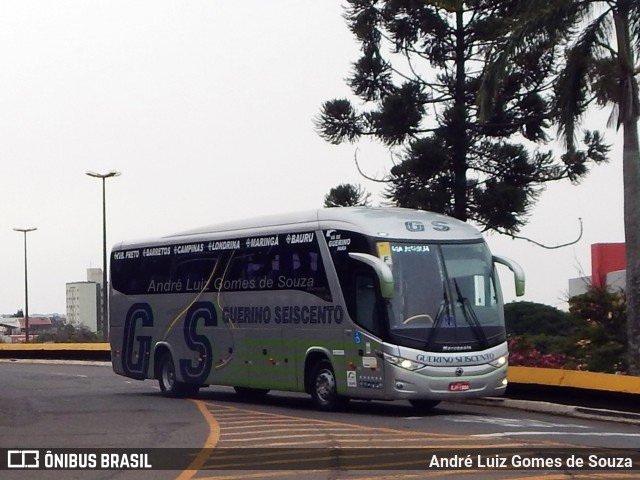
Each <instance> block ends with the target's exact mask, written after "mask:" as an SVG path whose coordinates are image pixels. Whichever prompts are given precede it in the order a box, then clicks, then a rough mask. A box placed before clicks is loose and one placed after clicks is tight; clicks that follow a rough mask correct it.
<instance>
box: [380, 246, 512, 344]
mask: <svg viewBox="0 0 640 480" xmlns="http://www.w3.org/2000/svg"><path fill="white" fill-rule="evenodd" d="M391 269H392V271H393V278H394V294H393V297H392V299H391V300H390V301H389V303H388V310H389V321H390V330H391V334H392V335H393V336H394V337H396V338H397V339H398V340H399V342H400V343H405V344H407V345H408V346H411V345H415V342H419V343H420V344H421V345H422V346H423V347H428V348H429V349H434V350H436V351H438V350H441V351H448V350H449V351H464V350H471V349H472V348H477V347H485V348H486V347H488V346H492V345H495V344H497V343H499V342H502V341H504V339H505V328H504V315H503V312H502V305H501V303H502V300H501V298H500V296H499V293H498V292H499V289H498V288H497V285H496V276H495V273H494V268H493V262H492V257H491V254H490V252H489V249H488V247H487V246H486V244H485V243H484V242H481V243H471V244H468V243H467V244H462V243H460V244H423V243H400V242H397V243H391ZM403 339H406V340H408V341H409V342H408V343H407V342H403V341H402V340H403Z"/></svg>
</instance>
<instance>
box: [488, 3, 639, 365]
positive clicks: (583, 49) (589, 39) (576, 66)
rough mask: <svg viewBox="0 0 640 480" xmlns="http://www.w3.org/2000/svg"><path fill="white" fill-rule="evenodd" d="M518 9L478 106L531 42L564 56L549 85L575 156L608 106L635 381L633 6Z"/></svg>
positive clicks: (636, 193) (636, 36)
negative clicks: (616, 154) (585, 121)
mask: <svg viewBox="0 0 640 480" xmlns="http://www.w3.org/2000/svg"><path fill="white" fill-rule="evenodd" d="M521 3H522V4H523V7H522V12H521V15H520V16H519V21H517V22H515V28H514V31H513V34H512V35H510V36H508V37H507V38H505V39H504V42H503V44H502V45H501V47H502V48H501V49H500V50H494V52H493V53H492V54H490V57H489V60H490V61H489V62H488V64H487V68H486V71H485V73H486V75H485V85H484V86H485V92H484V95H483V96H482V103H483V105H484V108H485V109H489V106H490V103H491V98H493V96H494V95H495V94H496V92H497V91H498V89H499V88H500V87H501V85H500V79H501V78H504V76H505V73H506V72H507V71H508V68H509V67H508V65H509V58H510V57H511V56H512V55H513V54H514V53H515V52H517V51H519V50H521V49H523V48H527V44H528V43H529V42H531V41H533V40H534V39H535V40H536V41H545V42H548V46H549V48H550V49H554V50H555V51H556V52H558V53H560V52H563V51H564V52H565V61H564V64H563V68H562V70H561V72H560V73H559V75H558V77H557V79H556V99H557V103H556V121H557V124H558V128H559V132H560V133H561V134H562V135H563V137H564V139H565V143H566V148H567V151H566V153H565V156H564V159H565V162H573V161H576V160H578V158H576V156H575V155H576V133H577V130H578V128H579V126H580V123H581V122H580V121H581V119H582V116H583V114H584V113H585V112H586V110H587V109H588V108H589V107H590V106H591V105H592V104H594V103H595V104H597V105H600V106H605V105H612V106H613V112H612V115H611V117H610V122H613V123H614V124H615V125H616V126H617V127H618V128H622V131H623V160H622V163H623V176H624V186H623V188H624V225H625V240H626V266H627V281H626V283H627V287H626V289H627V319H628V320H627V334H628V341H629V344H628V353H629V367H630V373H632V374H634V375H640V148H639V140H638V118H639V117H640V97H639V94H638V78H637V77H638V75H639V74H640V66H639V65H638V63H636V62H637V58H638V57H639V56H640V1H638V0H536V1H535V2H521Z"/></svg>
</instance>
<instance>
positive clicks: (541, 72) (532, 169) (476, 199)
mask: <svg viewBox="0 0 640 480" xmlns="http://www.w3.org/2000/svg"><path fill="white" fill-rule="evenodd" d="M523 1H525V0H523ZM520 3H521V2H519V1H517V0H502V1H501V0H495V1H489V0H470V1H462V0H432V1H428V0H426V1H425V0H420V1H419V0H348V1H347V8H346V11H345V18H346V21H347V23H348V26H349V28H350V29H351V31H352V32H353V34H354V35H355V37H356V39H357V41H358V42H359V43H360V44H361V51H362V56H361V58H360V59H358V60H357V61H356V62H355V63H354V65H353V70H352V72H351V75H350V77H349V79H348V83H349V86H350V87H351V89H352V91H353V92H354V94H355V95H357V96H358V97H360V99H361V100H362V101H363V102H364V103H365V105H368V106H370V107H371V108H369V109H368V110H364V109H363V110H358V109H356V107H354V105H353V103H352V102H351V101H350V100H349V99H335V100H330V101H327V102H325V103H324V104H323V105H322V107H321V110H320V113H319V115H318V116H317V117H316V119H315V123H316V129H317V131H318V133H319V134H320V135H321V136H322V137H323V138H324V139H326V140H327V141H329V142H332V143H335V144H338V143H342V142H357V141H358V140H359V139H361V138H362V137H370V138H375V139H377V140H379V141H381V142H382V143H383V144H384V145H386V146H387V147H388V148H389V149H391V150H392V151H393V153H394V155H395V158H396V159H397V162H396V163H395V165H393V166H392V168H391V169H390V174H389V175H388V178H387V179H386V180H387V181H388V182H389V184H388V190H387V195H388V198H389V199H390V200H391V201H392V202H393V203H395V204H397V205H400V206H407V207H414V208H422V209H428V210H433V211H437V212H441V213H446V214H449V215H452V216H455V217H457V218H459V219H461V220H472V221H474V222H476V223H478V224H480V225H482V226H484V227H485V228H486V229H493V230H496V231H499V232H503V233H508V234H513V233H515V232H518V231H519V229H520V228H521V227H522V226H523V225H524V223H525V222H526V216H527V213H528V212H529V211H530V209H531V206H532V205H533V204H534V203H535V201H536V198H537V196H538V193H539V192H540V189H541V186H542V185H543V184H544V183H545V182H549V181H553V180H559V179H563V178H570V179H571V180H573V181H577V180H578V179H579V178H580V177H582V176H583V175H584V174H585V173H586V171H587V165H588V163H589V161H590V160H593V161H596V162H600V161H603V160H604V159H605V154H606V147H605V146H604V145H603V144H602V142H601V138H600V136H599V135H598V134H590V135H588V136H587V138H586V141H587V148H586V149H585V150H583V151H582V152H579V153H580V155H579V156H574V157H571V158H569V157H565V158H563V159H562V160H563V161H558V160H557V159H554V157H553V155H552V153H551V152H550V151H540V150H537V149H536V150H533V151H531V150H532V149H531V148H529V147H530V146H531V145H533V144H534V143H536V142H545V141H547V140H548V137H547V128H548V126H549V125H548V124H549V118H550V113H551V108H552V106H553V105H552V103H551V102H550V99H551V96H550V94H551V90H550V88H549V83H548V79H549V77H550V75H551V74H552V73H553V72H554V68H555V62H556V57H555V56H554V55H553V53H549V50H548V49H547V48H546V42H545V41H544V40H542V39H538V40H537V41H536V42H534V43H531V45H530V46H529V49H528V50H527V51H526V52H519V53H518V54H517V55H514V57H513V59H512V62H513V64H514V65H515V66H517V68H514V69H512V70H511V71H510V72H509V73H508V75H507V77H506V79H505V80H506V81H505V82H504V83H503V84H502V86H501V88H499V89H497V90H496V92H497V94H496V95H495V97H494V98H493V102H492V103H493V108H492V110H491V113H490V115H489V116H488V118H485V119H483V121H482V122H480V121H479V115H478V107H477V105H478V95H479V91H480V86H481V85H482V83H481V79H482V72H483V66H484V60H485V56H486V54H487V52H488V51H489V50H490V48H491V47H492V46H493V45H495V44H496V42H498V41H499V40H500V39H502V38H503V37H505V36H507V35H508V34H509V31H510V30H509V28H510V25H511V22H512V15H513V12H514V11H518V8H517V7H518V6H519V4H520Z"/></svg>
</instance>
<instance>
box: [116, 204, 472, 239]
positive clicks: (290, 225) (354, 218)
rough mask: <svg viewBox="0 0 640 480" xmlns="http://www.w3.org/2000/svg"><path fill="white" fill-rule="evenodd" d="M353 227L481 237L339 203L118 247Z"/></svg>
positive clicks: (462, 227) (456, 225)
mask: <svg viewBox="0 0 640 480" xmlns="http://www.w3.org/2000/svg"><path fill="white" fill-rule="evenodd" d="M317 229H322V230H330V229H335V230H349V231H353V232H358V233H362V234H364V235H369V236H372V237H383V238H389V239H406V240H432V241H444V240H449V241H451V240H454V241H455V240H478V239H480V238H482V235H481V233H480V231H479V230H478V229H476V228H475V227H474V226H472V225H470V224H468V223H465V222H462V221H460V220H457V219H455V218H452V217H447V216H445V215H441V214H438V213H433V212H427V211H424V210H413V209H408V208H398V207H337V208H321V209H315V210H307V211H303V212H294V213H287V214H280V215H270V216H264V217H257V218H253V219H246V220H236V221H231V222H225V223H218V224H213V225H207V226H203V227H199V228H194V229H190V230H187V231H183V232H178V233H174V234H171V235H166V236H163V237H160V238H156V239H153V240H151V239H147V240H148V241H139V242H124V243H122V244H119V245H118V248H122V247H125V246H126V247H132V246H134V245H144V244H163V243H171V242H175V241H191V240H194V241H199V240H203V239H223V238H237V237H242V236H247V235H273V234H277V233H285V232H303V231H309V230H317Z"/></svg>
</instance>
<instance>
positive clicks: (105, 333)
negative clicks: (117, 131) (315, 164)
mask: <svg viewBox="0 0 640 480" xmlns="http://www.w3.org/2000/svg"><path fill="white" fill-rule="evenodd" d="M86 174H87V175H89V176H90V177H94V178H101V179H102V320H101V322H100V324H101V326H100V330H101V332H102V339H103V340H104V341H105V342H106V341H108V340H109V320H108V319H109V317H108V314H109V306H108V301H109V295H108V292H109V291H108V290H107V279H108V276H107V197H106V193H105V181H106V179H107V178H110V177H117V176H118V175H120V172H116V171H115V170H111V171H110V172H107V173H95V172H86Z"/></svg>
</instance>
